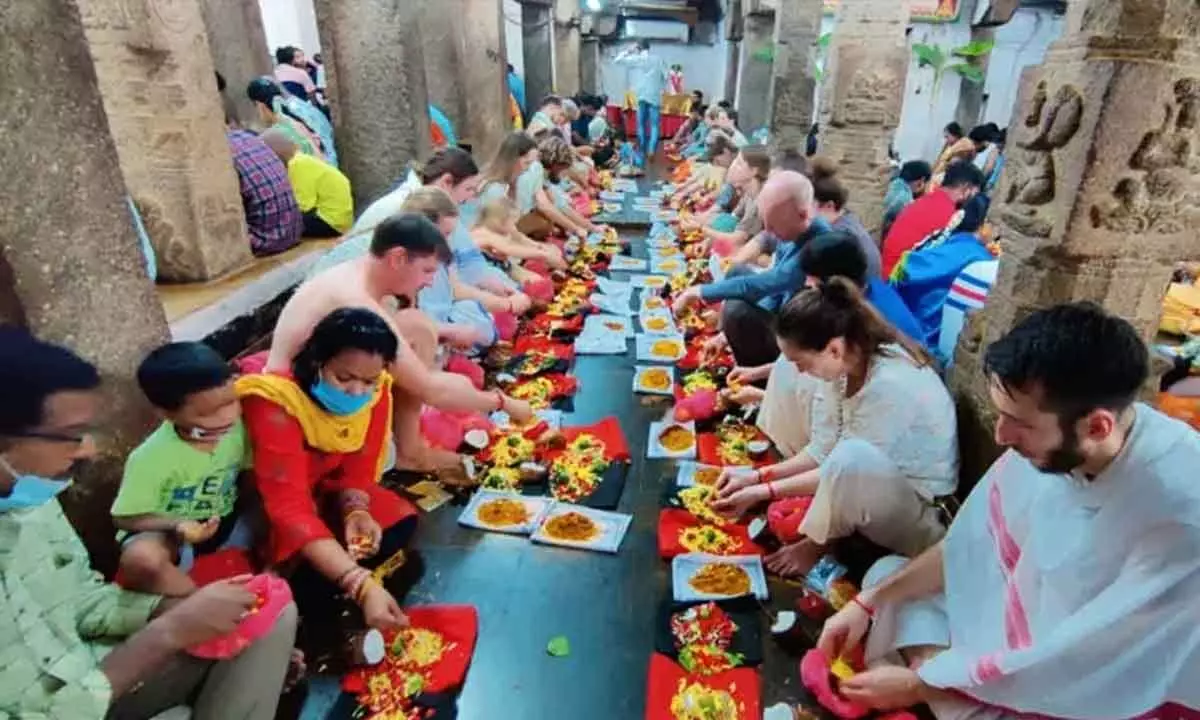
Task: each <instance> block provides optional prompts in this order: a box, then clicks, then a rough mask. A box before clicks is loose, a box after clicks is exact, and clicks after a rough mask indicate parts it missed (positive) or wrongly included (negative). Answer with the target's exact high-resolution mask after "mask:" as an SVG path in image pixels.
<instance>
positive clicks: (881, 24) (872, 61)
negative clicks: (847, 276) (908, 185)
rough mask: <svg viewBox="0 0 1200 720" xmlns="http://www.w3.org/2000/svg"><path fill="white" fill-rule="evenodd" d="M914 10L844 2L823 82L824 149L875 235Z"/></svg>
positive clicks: (865, 0) (880, 0)
mask: <svg viewBox="0 0 1200 720" xmlns="http://www.w3.org/2000/svg"><path fill="white" fill-rule="evenodd" d="M909 9H910V5H909V1H908V0H859V2H842V3H841V4H840V5H839V6H838V22H837V28H836V29H835V30H834V32H833V41H832V43H831V47H830V50H829V58H828V64H827V67H826V71H825V83H824V87H823V88H822V96H823V97H822V101H821V147H820V152H821V154H822V155H825V156H827V157H829V158H831V159H832V160H833V161H834V162H836V163H837V164H838V167H839V173H840V177H841V180H842V182H844V183H845V184H846V187H847V188H848V189H849V191H850V207H851V209H852V210H854V212H856V213H858V215H859V217H860V218H861V219H862V221H863V223H864V224H865V225H866V226H867V229H868V230H870V231H871V232H872V233H877V232H878V231H879V226H880V224H881V223H882V221H883V197H884V194H885V193H886V191H887V180H888V171H889V169H890V165H889V163H888V146H889V144H890V143H891V141H892V135H893V134H894V133H895V131H896V126H897V125H899V124H900V111H901V109H902V107H903V105H904V83H905V80H906V78H907V76H908V66H909V64H910V63H911V62H912V60H911V58H910V57H909V50H908V41H907V39H906V37H905V29H906V28H907V26H908V18H909V11H910V10H909Z"/></svg>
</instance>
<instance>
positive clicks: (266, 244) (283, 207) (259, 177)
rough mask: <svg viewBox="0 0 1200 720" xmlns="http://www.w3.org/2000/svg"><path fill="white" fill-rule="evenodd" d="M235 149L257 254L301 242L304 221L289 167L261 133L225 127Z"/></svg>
mask: <svg viewBox="0 0 1200 720" xmlns="http://www.w3.org/2000/svg"><path fill="white" fill-rule="evenodd" d="M225 137H226V138H227V139H228V140H229V149H230V151H231V152H232V153H233V169H234V170H236V171H237V176H238V186H239V188H240V189H241V193H242V208H243V209H244V210H245V212H246V227H247V228H248V229H249V230H250V250H251V252H253V253H254V254H255V255H274V254H275V253H281V252H283V251H284V250H287V249H288V248H290V247H293V246H294V245H296V244H297V243H298V242H300V233H301V231H302V230H303V228H304V221H303V219H302V218H301V216H300V209H299V208H298V207H297V206H296V196H295V194H293V193H292V185H291V182H290V181H289V180H288V171H287V167H286V166H285V165H284V164H283V162H282V161H281V160H280V159H279V157H278V156H277V155H275V153H273V152H271V148H269V147H267V144H266V143H264V142H263V141H262V139H260V138H259V137H258V136H257V135H255V134H254V133H252V132H247V131H245V130H235V129H232V128H231V129H229V130H226V131H225Z"/></svg>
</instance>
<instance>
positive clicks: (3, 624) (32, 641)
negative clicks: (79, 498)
mask: <svg viewBox="0 0 1200 720" xmlns="http://www.w3.org/2000/svg"><path fill="white" fill-rule="evenodd" d="M160 599H161V598H159V597H158V596H156V595H143V594H141V593H134V592H128V591H125V590H122V589H121V588H119V587H117V586H116V585H113V584H111V583H105V582H104V581H103V579H102V578H101V577H100V575H99V574H98V573H96V572H93V571H92V568H91V565H90V563H89V561H88V554H87V550H85V549H84V547H83V543H82V542H80V540H79V536H78V535H76V534H75V531H74V529H72V527H71V525H70V523H68V522H67V518H66V517H65V516H64V515H63V512H62V508H61V507H60V506H59V504H58V501H57V500H52V501H50V502H48V503H46V504H45V505H43V506H41V507H39V508H35V509H32V510H14V511H6V512H0V648H3V653H0V718H15V717H21V718H35V717H36V718H54V719H56V720H58V719H60V718H61V719H63V720H65V719H66V718H71V719H72V720H75V719H78V720H87V719H89V718H95V720H100V719H101V718H103V717H104V715H105V713H107V712H108V705H109V702H110V700H111V698H112V688H111V686H110V685H109V683H108V678H107V677H105V675H104V673H103V672H102V671H101V670H100V661H101V660H102V659H103V658H104V656H105V655H106V654H107V653H108V651H109V650H110V649H111V648H112V646H113V644H115V643H118V642H120V641H121V640H122V639H123V638H125V637H127V636H128V635H130V634H132V633H134V632H136V631H137V630H140V629H141V628H142V627H144V626H145V625H146V622H147V620H149V618H150V613H151V612H152V611H153V610H154V608H155V606H157V605H158V603H159V600H160Z"/></svg>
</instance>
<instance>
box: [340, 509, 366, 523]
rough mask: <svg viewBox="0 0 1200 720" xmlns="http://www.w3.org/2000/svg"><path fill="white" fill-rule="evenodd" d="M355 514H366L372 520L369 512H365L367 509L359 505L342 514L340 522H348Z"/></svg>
mask: <svg viewBox="0 0 1200 720" xmlns="http://www.w3.org/2000/svg"><path fill="white" fill-rule="evenodd" d="M355 515H366V516H367V517H368V518H370V519H372V520H374V518H372V517H371V513H369V512H367V509H366V508H365V507H360V508H354V509H353V510H351V511H350V512H348V513H346V514H345V515H343V516H342V522H348V521H349V520H350V518H352V517H354V516H355Z"/></svg>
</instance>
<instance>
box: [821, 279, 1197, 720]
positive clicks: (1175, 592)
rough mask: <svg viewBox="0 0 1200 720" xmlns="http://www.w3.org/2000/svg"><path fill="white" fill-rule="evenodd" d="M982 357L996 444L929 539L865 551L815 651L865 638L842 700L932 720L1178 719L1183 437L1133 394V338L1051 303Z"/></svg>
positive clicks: (1190, 498) (1142, 378)
mask: <svg viewBox="0 0 1200 720" xmlns="http://www.w3.org/2000/svg"><path fill="white" fill-rule="evenodd" d="M1098 358H1102V359H1103V361H1098ZM983 366H984V372H985V373H986V376H987V378H988V381H989V392H990V394H991V399H992V403H993V404H994V405H995V408H996V410H997V415H996V418H997V419H996V429H995V438H996V441H997V442H998V443H999V444H1000V445H1002V446H1005V447H1007V448H1008V451H1007V452H1006V453H1005V454H1004V455H1003V456H1002V457H1001V458H1000V459H999V460H997V461H996V463H995V464H993V465H992V467H991V469H990V470H989V471H988V472H987V474H986V475H985V476H984V477H983V479H982V480H980V481H979V484H978V485H977V486H976V487H975V489H974V490H973V491H972V492H971V494H970V496H969V497H968V498H967V501H966V503H965V504H964V505H963V507H962V510H961V511H960V512H959V513H958V517H956V518H955V520H954V523H953V524H952V525H951V527H950V531H949V532H948V533H947V535H946V537H945V538H944V539H943V540H942V541H941V542H940V543H938V544H937V545H934V546H933V547H931V548H930V549H929V550H927V551H925V552H924V553H922V554H921V555H920V556H918V557H916V559H913V560H911V561H908V560H903V559H900V558H895V557H892V558H884V559H883V560H880V561H879V562H878V563H877V564H876V565H875V566H874V567H873V568H872V569H871V570H870V571H869V572H868V573H867V578H866V579H865V580H864V583H863V584H864V586H865V589H864V590H863V591H862V592H861V593H860V594H859V596H858V597H857V598H856V599H855V600H854V601H853V602H851V603H849V604H847V605H846V606H845V607H844V608H843V609H842V610H841V611H840V612H839V613H838V614H837V615H835V616H833V617H832V618H831V619H830V620H829V621H828V622H827V623H826V624H825V628H824V631H823V632H822V633H821V638H820V641H819V646H820V648H821V649H822V650H824V651H825V652H826V653H827V654H828V655H829V657H838V656H841V655H843V654H845V653H847V652H849V651H850V650H853V649H854V647H855V646H856V645H858V644H859V643H860V642H861V641H862V639H863V638H864V637H865V638H866V660H867V664H868V666H869V667H871V669H870V670H868V671H866V672H864V673H861V674H859V675H856V676H854V677H852V678H849V679H847V680H844V681H842V683H841V686H840V689H841V692H842V694H843V695H845V696H846V697H847V698H849V699H851V700H855V701H857V702H860V703H863V704H865V705H867V706H869V707H872V708H881V709H882V708H888V709H891V708H899V707H906V706H909V705H912V704H914V703H917V702H922V701H923V702H926V703H928V704H929V706H930V708H931V709H932V710H933V713H934V715H936V716H937V717H938V718H941V719H943V720H944V719H945V718H965V717H968V716H969V717H973V718H980V717H1001V716H1013V715H1017V714H1021V715H1025V714H1029V715H1035V716H1041V717H1047V716H1048V717H1060V718H1101V717H1105V718H1133V717H1163V718H1166V717H1188V716H1192V715H1195V714H1196V712H1197V711H1198V710H1200V683H1197V682H1196V678H1197V677H1200V634H1198V633H1197V627H1200V622H1198V619H1200V618H1198V616H1197V611H1196V597H1197V596H1200V486H1198V485H1197V484H1196V482H1195V478H1196V471H1195V468H1196V467H1197V465H1200V435H1197V434H1196V432H1195V431H1194V430H1192V429H1191V428H1189V427H1188V426H1186V425H1184V424H1183V423H1181V422H1178V421H1176V420H1172V419H1169V418H1167V417H1165V416H1164V415H1162V414H1161V413H1159V412H1158V411H1156V410H1153V409H1151V408H1150V407H1148V406H1146V405H1143V404H1141V403H1139V402H1137V398H1138V395H1139V394H1140V392H1141V391H1142V389H1143V388H1144V387H1145V383H1146V376H1147V374H1148V371H1149V359H1148V353H1147V350H1146V346H1145V345H1144V344H1143V342H1142V340H1141V338H1140V337H1139V335H1138V332H1137V331H1136V330H1135V329H1134V328H1133V327H1132V326H1131V325H1130V324H1129V323H1127V322H1126V321H1125V320H1122V319H1121V318H1118V317H1114V316H1111V315H1109V314H1107V313H1106V312H1105V311H1104V310H1102V309H1101V308H1099V307H1097V306H1095V305H1092V304H1090V303H1075V304H1070V305H1059V306H1056V307H1052V308H1049V309H1046V310H1039V311H1037V312H1034V313H1033V314H1032V315H1030V316H1028V317H1027V318H1026V319H1025V320H1023V321H1022V322H1021V323H1020V324H1018V325H1017V326H1016V327H1015V328H1013V330H1012V331H1010V332H1009V333H1008V335H1006V336H1005V337H1003V338H1001V339H1000V340H998V341H997V342H995V343H993V344H992V345H991V346H990V347H988V348H987V350H986V351H985V354H984V359H983ZM872 617H873V618H874V625H873V626H872ZM868 630H869V634H868Z"/></svg>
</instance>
